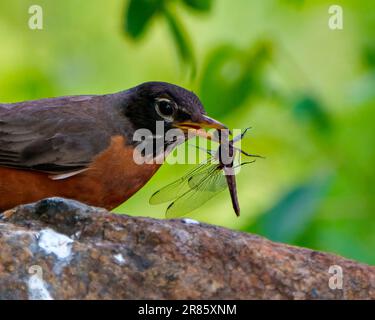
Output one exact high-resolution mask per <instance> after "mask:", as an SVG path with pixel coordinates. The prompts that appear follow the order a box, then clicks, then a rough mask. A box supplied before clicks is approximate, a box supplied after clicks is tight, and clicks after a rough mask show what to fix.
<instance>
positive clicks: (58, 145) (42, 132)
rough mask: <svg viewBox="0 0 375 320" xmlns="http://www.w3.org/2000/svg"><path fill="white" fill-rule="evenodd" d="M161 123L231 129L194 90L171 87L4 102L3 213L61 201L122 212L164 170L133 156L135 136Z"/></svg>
mask: <svg viewBox="0 0 375 320" xmlns="http://www.w3.org/2000/svg"><path fill="white" fill-rule="evenodd" d="M157 121H163V122H161V123H162V124H163V126H164V129H165V130H164V132H167V131H168V129H171V128H181V129H182V130H184V132H186V131H187V130H188V129H192V130H196V131H197V130H198V129H200V128H216V129H221V128H225V126H224V125H223V124H222V123H220V122H218V121H216V120H214V119H212V118H210V117H208V116H207V115H206V112H205V110H204V108H203V106H202V104H201V102H200V100H199V98H198V97H197V96H196V95H195V94H194V93H193V92H190V91H188V90H186V89H184V88H181V87H179V86H176V85H173V84H169V83H164V82H147V83H143V84H141V85H139V86H136V87H134V88H131V89H128V90H125V91H121V92H118V93H114V94H106V95H81V96H67V97H58V98H49V99H41V100H34V101H25V102H19V103H10V104H0V212H1V211H4V210H7V209H10V208H13V207H14V206H17V205H19V204H24V203H29V202H34V201H37V200H40V199H42V198H47V197H54V196H58V197H65V198H70V199H75V200H78V201H81V202H84V203H87V204H89V205H94V206H99V207H104V208H106V209H108V210H111V209H113V208H115V207H117V206H118V205H120V204H121V203H123V202H124V201H125V200H127V199H128V198H129V197H131V196H132V195H133V194H134V193H135V192H137V191H138V190H139V189H140V188H141V187H142V186H143V185H144V184H145V183H146V182H147V181H148V180H149V179H150V178H151V177H152V176H153V175H154V173H155V172H156V171H157V170H158V168H159V167H160V165H161V164H158V163H152V164H150V163H144V164H137V163H136V162H135V161H134V158H133V156H134V154H133V153H134V148H135V147H136V144H137V142H136V141H134V139H133V134H134V132H135V131H136V130H137V129H140V128H146V129H149V130H151V132H153V133H154V132H155V124H156V122H157ZM198 132H199V131H197V134H198V135H200V134H199V133H198Z"/></svg>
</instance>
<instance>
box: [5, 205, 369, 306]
mask: <svg viewBox="0 0 375 320" xmlns="http://www.w3.org/2000/svg"><path fill="white" fill-rule="evenodd" d="M9 214H12V215H11V216H10V217H9V218H8V219H6V220H5V221H0V299H362V298H364V299H375V268H374V267H371V266H367V265H364V264H360V263H357V262H354V261H351V260H347V259H344V258H341V257H338V256H335V255H331V254H326V253H321V252H317V251H312V250H308V249H303V248H297V247H292V246H287V245H283V244H277V243H273V242H271V241H268V240H266V239H264V238H262V237H259V236H255V235H251V234H246V233H240V232H234V231H231V230H227V229H224V228H219V227H215V226H210V225H206V224H200V223H197V222H195V221H192V220H188V219H186V220H154V219H149V218H140V217H128V216H121V215H114V214H110V213H108V212H106V211H105V210H103V209H98V208H93V207H88V206H86V205H83V204H81V203H78V202H75V201H71V200H64V199H59V198H53V199H46V200H42V201H40V202H38V203H35V204H30V205H24V206H20V207H18V208H16V209H14V210H12V211H11V212H7V215H9ZM333 265H336V266H339V267H341V268H342V276H343V278H342V279H343V283H342V289H336V290H334V289H330V286H329V281H330V277H332V276H333V274H331V273H329V268H330V266H333ZM331 281H333V283H334V284H335V283H336V285H337V284H338V283H339V282H337V281H334V280H332V278H331Z"/></svg>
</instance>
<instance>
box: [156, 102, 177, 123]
mask: <svg viewBox="0 0 375 320" xmlns="http://www.w3.org/2000/svg"><path fill="white" fill-rule="evenodd" d="M155 108H156V112H157V113H158V114H159V115H160V116H161V117H163V118H165V119H167V120H173V115H174V113H175V105H174V104H173V102H172V101H170V100H167V99H160V100H158V101H157V102H156V105H155Z"/></svg>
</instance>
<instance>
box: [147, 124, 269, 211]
mask: <svg viewBox="0 0 375 320" xmlns="http://www.w3.org/2000/svg"><path fill="white" fill-rule="evenodd" d="M249 129H250V128H247V129H245V130H244V132H243V133H241V134H240V135H238V136H236V137H234V138H233V139H232V140H229V135H228V130H219V136H220V135H221V139H220V145H219V147H218V148H217V150H216V151H212V150H205V151H207V153H208V154H209V157H208V159H207V160H206V161H204V162H202V163H200V164H199V165H198V166H196V167H195V168H193V169H192V170H191V171H189V172H188V173H187V174H185V175H184V176H183V177H181V178H179V179H178V180H176V181H174V182H172V183H170V184H168V185H167V186H165V187H163V188H161V189H160V190H158V191H156V192H155V193H154V194H153V195H152V196H151V198H150V200H149V203H150V204H152V205H157V204H162V203H166V202H170V201H172V202H171V203H170V205H169V206H168V208H167V210H166V214H165V215H166V217H167V218H177V217H181V216H184V215H186V214H188V213H189V212H191V211H193V210H195V209H197V208H198V207H200V206H202V205H203V204H204V203H206V202H207V201H208V200H210V199H211V198H213V197H214V196H216V195H217V194H219V193H220V192H221V191H223V190H225V189H227V188H228V189H229V193H230V197H231V201H232V206H233V209H234V212H235V214H236V215H237V216H239V215H240V205H239V201H238V196H237V186H236V177H235V174H236V169H238V168H239V167H240V166H243V165H246V164H250V163H253V162H254V161H255V160H253V161H247V162H242V163H240V164H235V157H236V154H243V155H245V156H248V157H257V158H259V157H260V158H262V157H261V156H259V155H254V154H249V153H247V152H245V151H243V150H242V149H240V148H237V147H235V146H234V143H236V142H238V141H239V140H241V139H243V137H244V136H245V134H246V132H247V131H248V130H249ZM225 132H226V133H225Z"/></svg>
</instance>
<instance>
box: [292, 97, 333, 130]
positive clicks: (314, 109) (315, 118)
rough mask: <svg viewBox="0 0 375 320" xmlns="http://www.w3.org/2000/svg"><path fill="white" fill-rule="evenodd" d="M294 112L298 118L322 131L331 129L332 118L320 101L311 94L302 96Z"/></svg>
mask: <svg viewBox="0 0 375 320" xmlns="http://www.w3.org/2000/svg"><path fill="white" fill-rule="evenodd" d="M293 113H294V115H295V116H296V118H297V119H298V120H300V121H301V122H304V123H308V124H311V125H313V126H314V127H315V128H316V129H318V130H321V131H322V132H327V131H328V130H329V129H330V124H331V123H330V119H329V116H328V114H327V112H326V111H325V110H324V107H323V106H322V105H321V103H320V101H318V100H317V99H315V98H314V97H312V96H310V95H303V96H302V97H300V98H299V99H298V100H297V101H296V103H295V105H294V107H293Z"/></svg>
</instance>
